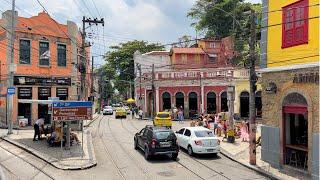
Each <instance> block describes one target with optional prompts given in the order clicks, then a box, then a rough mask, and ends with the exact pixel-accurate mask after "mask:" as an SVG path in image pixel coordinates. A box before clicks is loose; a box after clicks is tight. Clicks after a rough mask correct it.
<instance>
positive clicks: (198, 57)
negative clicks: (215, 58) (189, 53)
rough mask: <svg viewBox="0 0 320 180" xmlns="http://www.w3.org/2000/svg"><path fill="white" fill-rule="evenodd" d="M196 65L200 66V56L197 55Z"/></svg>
mask: <svg viewBox="0 0 320 180" xmlns="http://www.w3.org/2000/svg"><path fill="white" fill-rule="evenodd" d="M195 60H196V64H200V55H199V54H197V55H195Z"/></svg>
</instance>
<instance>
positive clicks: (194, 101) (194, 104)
mask: <svg viewBox="0 0 320 180" xmlns="http://www.w3.org/2000/svg"><path fill="white" fill-rule="evenodd" d="M197 113H198V96H197V93H195V92H190V93H189V117H194V116H195V114H197Z"/></svg>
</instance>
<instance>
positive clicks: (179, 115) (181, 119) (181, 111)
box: [178, 106, 184, 123]
mask: <svg viewBox="0 0 320 180" xmlns="http://www.w3.org/2000/svg"><path fill="white" fill-rule="evenodd" d="M178 119H179V122H180V123H182V121H183V119H184V118H183V108H182V106H181V107H180V108H179V111H178Z"/></svg>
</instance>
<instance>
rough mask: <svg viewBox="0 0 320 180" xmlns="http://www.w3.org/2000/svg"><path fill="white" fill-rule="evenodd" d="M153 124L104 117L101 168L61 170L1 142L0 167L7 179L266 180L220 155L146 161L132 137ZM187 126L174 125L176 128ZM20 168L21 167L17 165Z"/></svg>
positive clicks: (97, 133)
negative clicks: (134, 146) (147, 125)
mask: <svg viewBox="0 0 320 180" xmlns="http://www.w3.org/2000/svg"><path fill="white" fill-rule="evenodd" d="M146 124H151V121H145V120H132V119H129V117H128V118H127V119H114V116H102V117H101V118H99V119H97V120H96V121H95V122H94V123H92V125H91V127H90V128H91V130H92V134H93V144H94V148H95V153H96V157H97V161H98V165H97V166H96V167H93V168H91V169H87V170H81V171H62V170H58V169H55V168H53V167H52V166H50V165H47V164H46V163H45V162H43V161H42V160H40V159H37V158H36V157H34V156H32V155H30V154H28V153H27V152H23V151H21V150H19V149H18V148H16V147H14V146H12V145H10V144H8V143H6V142H4V141H1V142H0V153H1V155H4V156H1V157H0V164H1V167H2V169H3V170H2V171H4V173H5V176H6V179H266V178H265V177H263V176H261V175H260V174H258V173H256V172H255V171H252V170H250V169H247V168H245V167H243V166H242V165H240V164H238V163H236V162H234V161H232V160H230V159H228V158H227V157H225V156H223V155H221V154H219V155H218V156H217V157H213V156H210V155H202V156H195V157H190V156H189V155H188V154H187V153H186V151H184V150H181V151H180V153H179V156H178V160H177V161H172V160H171V159H170V158H169V157H167V156H159V157H153V158H152V159H151V160H150V161H146V160H145V159H144V157H143V153H142V151H137V150H134V148H133V136H134V134H135V133H136V132H138V131H140V129H141V128H142V127H144V126H145V125H146ZM184 125H187V122H185V123H184V124H181V123H178V122H174V125H173V129H174V130H177V129H178V128H179V127H182V126H184ZM17 165H18V166H17Z"/></svg>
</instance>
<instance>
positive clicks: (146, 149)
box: [144, 147, 150, 160]
mask: <svg viewBox="0 0 320 180" xmlns="http://www.w3.org/2000/svg"><path fill="white" fill-rule="evenodd" d="M144 158H145V159H146V160H149V159H150V155H149V148H147V147H145V148H144Z"/></svg>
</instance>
